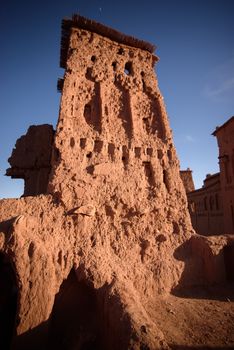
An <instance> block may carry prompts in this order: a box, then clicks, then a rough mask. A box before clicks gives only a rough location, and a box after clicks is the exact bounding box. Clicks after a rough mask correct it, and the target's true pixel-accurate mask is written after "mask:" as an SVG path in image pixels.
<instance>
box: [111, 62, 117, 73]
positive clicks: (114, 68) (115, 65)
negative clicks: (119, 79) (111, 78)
mask: <svg viewBox="0 0 234 350" xmlns="http://www.w3.org/2000/svg"><path fill="white" fill-rule="evenodd" d="M112 67H113V70H114V71H116V67H117V62H112Z"/></svg>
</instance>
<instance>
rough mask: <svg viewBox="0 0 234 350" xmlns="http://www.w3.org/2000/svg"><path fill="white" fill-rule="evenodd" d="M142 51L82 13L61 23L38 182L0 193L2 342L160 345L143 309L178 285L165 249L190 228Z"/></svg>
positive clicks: (179, 261)
mask: <svg viewBox="0 0 234 350" xmlns="http://www.w3.org/2000/svg"><path fill="white" fill-rule="evenodd" d="M104 29H105V30H104ZM105 33H106V35H105ZM134 45H135V46H136V47H135V46H134ZM151 49H152V46H151V45H150V44H148V43H144V42H141V41H137V40H135V39H133V38H129V37H126V36H124V35H122V34H120V33H117V32H115V31H113V30H110V29H109V28H106V27H104V26H99V25H98V24H96V23H94V22H91V21H89V20H86V19H84V18H82V17H77V16H76V17H74V18H73V20H67V21H66V20H65V21H64V22H63V45H62V57H61V62H62V66H63V67H64V68H65V74H64V80H63V84H59V86H60V88H61V87H62V97H61V105H60V115H59V120H58V124H57V127H56V132H55V137H54V143H53V146H52V156H51V157H50V146H49V145H50V142H49V143H48V157H49V158H48V159H50V162H49V164H50V166H49V168H50V169H51V171H50V176H49V180H48V184H47V185H48V186H47V189H46V191H43V193H44V194H43V195H38V193H40V192H37V191H36V192H35V193H30V194H37V195H36V196H28V197H27V196H26V197H23V198H21V199H6V200H2V201H0V221H1V224H0V232H1V233H0V250H1V252H2V254H4V255H5V256H7V257H8V258H9V259H10V261H11V265H12V268H13V270H14V271H15V276H16V277H15V278H16V285H17V298H18V299H17V300H18V302H17V310H16V315H15V328H14V329H13V330H12V331H13V332H15V334H14V337H13V339H14V341H13V348H22V349H32V348H33V349H37V348H40V349H41V348H46V346H48V347H49V348H52V347H54V346H55V345H56V347H57V348H61V349H74V348H76V349H88V348H95V349H116V350H119V349H151V350H155V349H163V348H164V349H166V348H167V344H165V342H164V338H163V334H162V332H161V331H160V329H159V328H158V326H157V325H156V324H155V322H154V320H153V319H151V318H150V317H149V315H148V314H147V312H146V311H145V307H144V305H145V303H147V301H148V300H149V298H150V299H152V297H155V298H157V295H159V294H166V293H169V292H170V291H171V290H172V289H173V288H175V287H176V286H177V285H178V283H179V281H180V280H181V277H182V275H183V283H184V284H186V282H187V279H188V278H189V277H188V275H184V266H185V263H186V261H185V260H186V256H185V259H183V258H184V255H183V254H182V255H180V253H176V252H178V250H179V248H180V247H181V246H183V245H184V244H186V242H188V241H189V239H190V237H191V235H193V230H192V227H191V223H190V218H189V213H188V210H187V201H186V195H185V190H184V187H183V184H182V181H181V179H180V173H179V162H178V158H177V155H176V151H175V147H174V144H173V140H172V134H171V130H170V127H169V123H168V118H167V115H166V111H165V106H164V102H163V98H162V96H161V93H160V91H159V89H158V84H157V78H156V76H155V71H154V63H155V62H156V61H157V58H156V56H155V55H154V54H153V53H152V50H151ZM60 83H61V82H60ZM49 134H50V135H52V133H51V131H50V132H49ZM50 137H51V136H50ZM50 137H49V139H50V140H51V138H50ZM38 147H39V149H40V147H41V146H38ZM35 152H36V153H37V152H38V148H36V150H35ZM42 153H43V152H42ZM27 154H28V153H27V151H26V153H25V157H27ZM13 155H14V154H13ZM25 157H24V156H23V162H24V161H25ZM40 157H41V156H39V158H38V162H40ZM13 158H14V157H13ZM11 164H16V163H14V162H13V161H11ZM46 164H47V165H46V166H47V167H48V163H46ZM12 166H13V169H14V165H12ZM20 166H21V165H20V164H19V165H18V164H17V168H20ZM25 167H26V166H22V168H25ZM13 169H12V170H9V171H8V174H9V175H13V174H15V170H13ZM45 192H46V193H45ZM25 194H27V193H25ZM177 255H178V256H177ZM181 257H183V258H181ZM189 258H190V257H189ZM5 303H6V304H7V303H8V304H9V305H10V303H11V300H6V302H5ZM8 304H7V305H8ZM91 305H92V307H91ZM67 324H69V325H71V326H70V327H69V328H68V327H67Z"/></svg>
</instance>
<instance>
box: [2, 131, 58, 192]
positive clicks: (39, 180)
mask: <svg viewBox="0 0 234 350" xmlns="http://www.w3.org/2000/svg"><path fill="white" fill-rule="evenodd" d="M53 138H54V130H53V127H52V126H51V125H48V124H45V125H37V126H35V125H32V126H30V127H29V129H28V131H27V134H26V135H24V136H21V137H20V138H19V139H18V140H17V142H16V145H15V148H14V149H13V151H12V155H11V157H10V158H9V159H8V162H9V163H10V165H11V168H9V169H7V172H6V175H7V176H11V177H12V178H13V179H24V196H36V195H38V194H42V193H46V192H47V186H48V178H49V173H50V170H51V152H52V144H53Z"/></svg>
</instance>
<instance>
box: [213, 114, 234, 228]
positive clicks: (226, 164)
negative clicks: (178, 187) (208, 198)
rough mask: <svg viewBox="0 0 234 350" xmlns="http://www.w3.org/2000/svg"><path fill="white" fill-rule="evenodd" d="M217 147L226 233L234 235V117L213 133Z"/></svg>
mask: <svg viewBox="0 0 234 350" xmlns="http://www.w3.org/2000/svg"><path fill="white" fill-rule="evenodd" d="M213 135H215V136H216V137H217V142H218V146H219V165H220V181H221V188H222V197H223V205H224V225H225V231H226V233H234V117H232V118H230V119H229V120H228V121H227V122H226V123H224V124H223V125H222V126H220V127H219V128H217V129H216V130H215V132H214V133H213Z"/></svg>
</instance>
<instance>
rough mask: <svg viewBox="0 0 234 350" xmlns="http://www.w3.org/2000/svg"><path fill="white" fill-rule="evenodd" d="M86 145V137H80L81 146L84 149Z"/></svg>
mask: <svg viewBox="0 0 234 350" xmlns="http://www.w3.org/2000/svg"><path fill="white" fill-rule="evenodd" d="M85 145H86V139H83V138H82V139H80V147H81V148H82V149H84V148H85Z"/></svg>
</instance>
